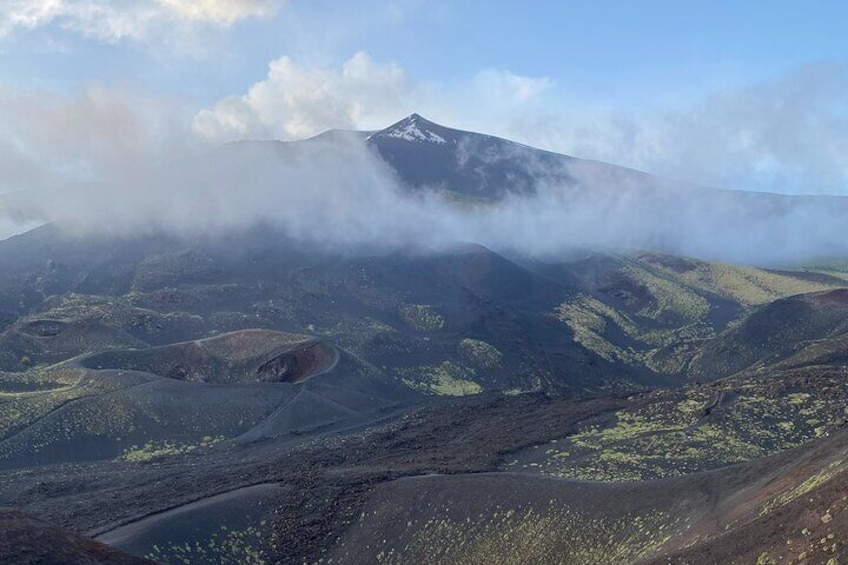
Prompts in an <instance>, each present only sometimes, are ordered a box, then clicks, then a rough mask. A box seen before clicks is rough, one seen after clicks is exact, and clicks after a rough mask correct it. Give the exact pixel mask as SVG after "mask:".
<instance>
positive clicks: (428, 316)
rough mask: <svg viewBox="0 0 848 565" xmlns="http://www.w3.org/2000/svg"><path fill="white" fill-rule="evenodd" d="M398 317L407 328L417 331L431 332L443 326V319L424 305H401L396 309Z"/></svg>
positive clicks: (431, 308)
mask: <svg viewBox="0 0 848 565" xmlns="http://www.w3.org/2000/svg"><path fill="white" fill-rule="evenodd" d="M398 315H399V316H400V318H401V320H403V321H404V322H406V324H407V325H408V326H409V327H411V328H412V329H415V330H418V331H424V332H432V331H435V330H440V329H442V328H443V327H444V326H445V319H444V318H443V317H442V316H441V315H440V314H439V313H438V312H436V311H435V310H434V309H433V307H432V306H428V305H426V304H402V305H401V306H399V307H398Z"/></svg>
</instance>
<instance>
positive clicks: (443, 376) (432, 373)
mask: <svg viewBox="0 0 848 565" xmlns="http://www.w3.org/2000/svg"><path fill="white" fill-rule="evenodd" d="M400 373H401V375H402V379H401V380H402V381H403V383H404V384H405V385H406V386H408V387H410V388H413V389H415V390H417V391H419V392H423V393H424V394H435V395H439V396H468V395H472V394H479V393H481V392H483V387H482V386H480V385H479V384H477V383H476V382H474V380H473V379H474V378H475V377H476V372H475V371H474V370H473V369H470V368H468V367H464V366H462V365H459V364H457V363H454V362H452V361H444V362H443V363H441V364H439V365H429V366H424V367H414V368H411V369H401V370H400Z"/></svg>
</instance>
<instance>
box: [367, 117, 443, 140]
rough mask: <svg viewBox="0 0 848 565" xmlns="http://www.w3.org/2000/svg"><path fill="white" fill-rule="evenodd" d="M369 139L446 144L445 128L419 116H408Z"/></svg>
mask: <svg viewBox="0 0 848 565" xmlns="http://www.w3.org/2000/svg"><path fill="white" fill-rule="evenodd" d="M371 137H372V138H373V137H390V138H395V139H403V140H404V141H409V142H411V143H434V144H436V145H445V144H447V143H448V140H447V139H446V138H445V137H446V136H445V128H444V127H442V126H440V125H438V124H436V123H433V122H431V121H429V120H427V119H425V118H423V117H422V116H421V114H410V115H409V116H407V117H405V118H404V119H402V120H401V121H399V122H397V123H395V124H392V125H390V126H389V127H387V128H386V129H384V130H382V131H379V132H377V133H375V134H374V135H372V136H371Z"/></svg>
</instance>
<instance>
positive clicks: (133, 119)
mask: <svg viewBox="0 0 848 565" xmlns="http://www.w3.org/2000/svg"><path fill="white" fill-rule="evenodd" d="M185 114H186V113H185V111H184V110H183V109H182V108H180V107H179V106H178V105H176V104H174V103H172V102H169V101H166V100H162V99H158V98H156V97H152V96H146V95H143V94H140V93H138V92H135V91H133V90H131V89H128V88H122V87H106V86H103V85H96V84H95V85H89V86H88V87H86V88H84V89H82V90H81V91H80V92H78V93H75V94H74V95H61V94H57V93H53V92H45V91H35V92H34V91H8V90H7V91H3V90H0V191H14V190H21V189H28V188H33V187H37V186H44V185H49V184H57V183H58V184H61V183H65V182H69V181H70V182H77V181H88V180H99V179H103V178H108V177H110V176H115V175H126V174H131V171H132V170H133V169H134V168H135V167H137V166H140V164H141V163H144V166H149V165H150V164H151V163H156V162H162V161H165V160H168V159H171V158H173V157H174V156H175V153H176V152H177V151H178V150H179V149H181V148H184V147H187V145H188V144H189V143H190V140H191V137H190V134H189V128H188V123H187V120H186V119H185Z"/></svg>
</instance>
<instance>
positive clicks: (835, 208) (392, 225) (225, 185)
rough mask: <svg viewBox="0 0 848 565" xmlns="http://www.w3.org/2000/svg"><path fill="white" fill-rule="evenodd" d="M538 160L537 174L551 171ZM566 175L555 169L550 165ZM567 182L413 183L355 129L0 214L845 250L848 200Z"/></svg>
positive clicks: (494, 239) (93, 231) (621, 176)
mask: <svg viewBox="0 0 848 565" xmlns="http://www.w3.org/2000/svg"><path fill="white" fill-rule="evenodd" d="M533 166H534V167H537V168H539V170H538V171H537V173H538V178H540V179H545V178H552V177H555V176H557V175H551V171H550V170H542V168H541V167H542V166H541V165H538V164H536V165H533ZM558 172H559V173H562V171H558ZM566 172H567V174H568V176H569V178H570V179H572V180H570V181H569V182H558V183H557V182H547V183H544V182H543V183H540V185H539V186H538V188H537V191H536V194H533V195H527V196H519V195H512V196H508V197H506V198H505V199H503V200H500V201H497V202H470V201H469V202H466V201H463V200H460V201H459V202H458V201H457V198H456V197H455V196H451V195H450V194H448V193H446V192H445V191H444V190H441V189H439V188H429V189H428V188H426V187H425V188H421V189H411V188H409V187H406V186H404V185H403V183H402V182H401V180H400V179H399V178H398V177H397V176H396V174H395V172H394V171H393V170H392V169H391V168H390V167H389V166H388V165H387V164H386V163H385V162H383V160H382V159H381V158H380V157H379V155H378V154H376V152H374V151H373V150H372V149H371V148H369V146H368V145H367V144H366V143H365V142H364V141H363V140H362V138H361V137H359V136H355V135H351V136H334V137H328V138H323V139H322V138H319V139H315V140H310V141H306V142H298V143H282V142H242V143H233V144H228V145H225V146H223V147H221V148H219V149H216V150H213V151H211V152H204V153H200V154H198V155H195V156H194V157H191V158H182V159H180V160H177V161H174V162H171V163H170V164H168V165H155V166H154V165H153V164H152V163H151V165H150V166H149V167H146V168H145V167H141V166H137V167H134V168H132V169H129V170H128V171H127V172H126V174H124V175H122V174H113V175H112V176H111V177H110V178H109V179H108V180H106V181H103V182H96V183H86V184H78V185H74V186H70V187H69V186H63V187H60V188H55V189H50V190H48V189H44V190H31V191H22V192H17V193H14V194H7V195H5V196H4V197H3V200H2V206H0V210H2V214H3V216H4V217H5V218H6V219H7V220H9V219H11V220H15V221H17V222H29V223H36V222H41V223H46V222H50V223H55V224H56V225H59V226H61V227H63V228H64V229H66V230H68V231H69V232H71V233H74V234H77V235H84V236H99V237H122V236H134V235H143V234H153V233H167V234H174V235H185V236H191V237H197V236H212V235H214V236H216V237H226V235H227V233H233V232H237V231H239V230H245V229H249V228H251V227H253V226H257V225H265V226H270V227H272V228H273V229H274V231H275V232H278V233H280V234H282V235H283V236H284V237H286V238H289V239H291V240H292V241H293V242H297V243H302V244H304V245H309V246H313V247H318V248H320V249H323V250H326V251H328V252H339V253H347V254H359V253H375V252H376V253H383V252H391V251H395V250H408V249H414V250H417V251H439V250H441V249H444V248H446V247H450V246H452V245H455V244H457V243H461V242H468V243H477V244H480V245H484V246H486V247H489V248H491V249H493V250H496V251H501V252H508V253H512V254H520V255H522V256H528V257H534V258H537V259H541V260H551V261H555V260H559V259H562V258H564V257H566V256H568V255H569V254H570V253H572V252H573V251H574V250H575V249H593V250H602V251H609V252H627V251H633V250H647V249H650V250H659V251H665V252H669V253H675V254H682V255H687V256H693V257H699V258H704V259H711V260H721V261H728V262H738V263H747V264H757V265H774V264H787V263H791V264H797V263H801V262H804V261H807V260H812V259H816V258H821V257H826V256H834V255H839V254H845V253H846V252H848V249H846V247H848V246H846V243H845V238H844V237H843V236H842V235H841V233H842V226H843V224H844V217H845V213H846V211H848V203H846V202H844V199H843V198H841V197H790V196H785V195H771V194H764V193H742V192H734V191H723V190H713V189H703V188H698V187H693V186H689V185H685V184H682V183H674V182H671V181H665V180H661V179H656V178H654V177H650V176H648V175H645V174H642V173H638V172H635V171H629V170H627V169H621V168H617V167H612V166H608V165H604V164H601V163H596V162H592V161H580V160H574V161H573V162H570V164H569V165H568V171H566Z"/></svg>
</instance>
